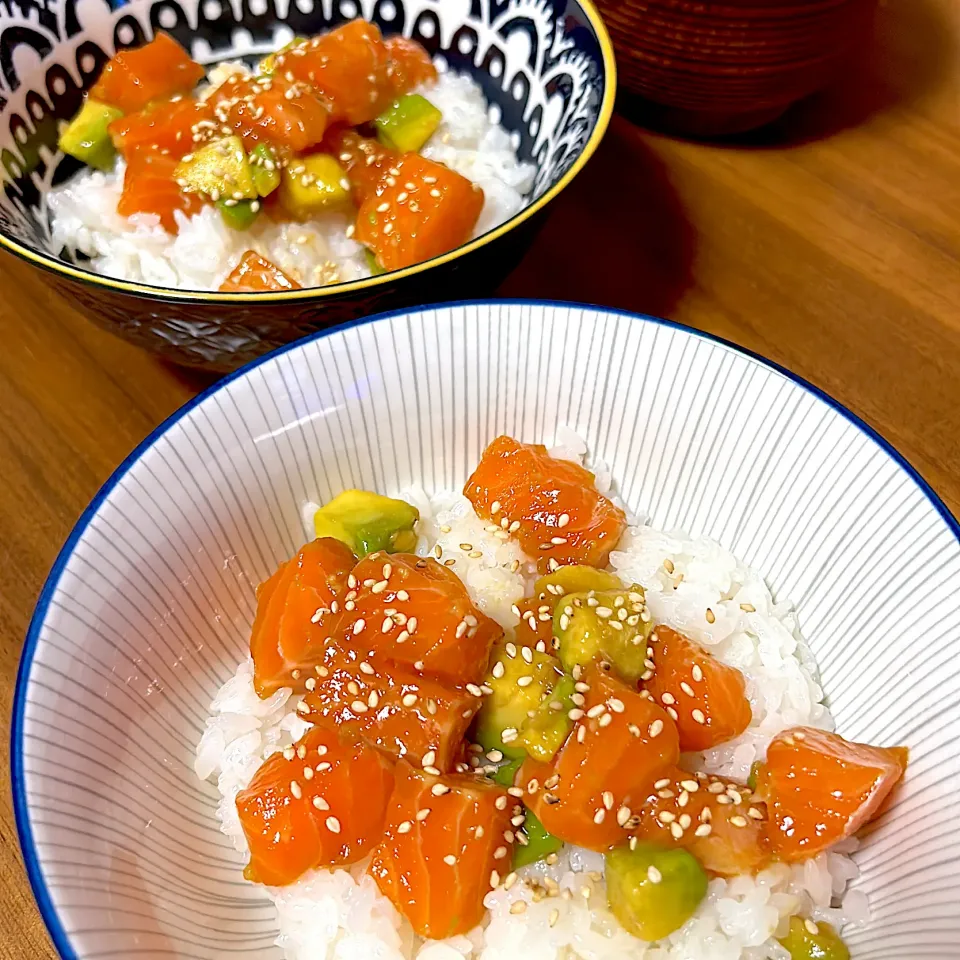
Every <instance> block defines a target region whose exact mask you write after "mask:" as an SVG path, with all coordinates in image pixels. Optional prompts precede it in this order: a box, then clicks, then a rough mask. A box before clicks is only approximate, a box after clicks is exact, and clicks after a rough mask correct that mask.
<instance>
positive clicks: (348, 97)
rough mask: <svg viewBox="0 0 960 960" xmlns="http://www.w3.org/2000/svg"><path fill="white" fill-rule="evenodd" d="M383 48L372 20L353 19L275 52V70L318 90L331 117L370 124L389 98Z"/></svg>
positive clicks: (388, 81) (354, 123) (350, 122)
mask: <svg viewBox="0 0 960 960" xmlns="http://www.w3.org/2000/svg"><path fill="white" fill-rule="evenodd" d="M387 63H388V60H387V48H386V46H384V43H383V39H382V38H381V36H380V30H379V29H378V28H377V27H376V25H375V24H372V23H367V22H366V21H364V20H352V21H351V22H350V23H345V24H344V25H343V26H342V27H337V29H336V30H331V31H330V32H329V33H326V34H323V35H322V36H319V37H314V38H313V39H312V40H307V41H306V42H305V43H301V44H298V45H297V46H295V47H293V48H292V49H290V50H289V51H287V52H286V53H283V54H279V55H278V56H277V68H276V75H279V76H283V75H285V74H286V73H287V72H289V73H290V74H292V75H293V77H294V78H295V79H296V80H299V81H300V82H301V83H303V84H307V85H309V86H310V87H313V88H315V89H316V90H318V91H319V92H320V93H321V94H322V95H323V97H324V98H325V99H326V101H327V104H328V106H329V109H330V114H331V116H332V117H333V119H334V120H337V121H343V122H344V123H347V124H349V125H350V126H357V125H358V124H361V123H369V122H370V121H371V120H373V119H374V117H376V116H378V115H379V114H380V113H382V112H383V109H384V108H385V107H386V106H387V105H388V104H389V102H390V99H391V92H390V79H389V77H388V75H387Z"/></svg>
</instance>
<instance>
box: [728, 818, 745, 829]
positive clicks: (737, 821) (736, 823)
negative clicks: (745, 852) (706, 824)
mask: <svg viewBox="0 0 960 960" xmlns="http://www.w3.org/2000/svg"><path fill="white" fill-rule="evenodd" d="M730 822H731V823H732V824H733V825H734V826H735V827H745V826H746V825H747V818H746V817H731V818H730Z"/></svg>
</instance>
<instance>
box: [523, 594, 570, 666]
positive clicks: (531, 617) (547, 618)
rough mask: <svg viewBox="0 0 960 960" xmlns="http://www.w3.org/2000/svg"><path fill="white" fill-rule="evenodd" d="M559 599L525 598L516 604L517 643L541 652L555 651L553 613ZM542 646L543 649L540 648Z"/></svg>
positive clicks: (543, 596) (547, 595)
mask: <svg viewBox="0 0 960 960" xmlns="http://www.w3.org/2000/svg"><path fill="white" fill-rule="evenodd" d="M559 599H560V598H559V597H555V596H552V595H550V594H546V595H541V596H539V597H525V598H524V599H523V600H521V601H520V602H519V603H517V604H516V611H515V612H517V614H518V618H519V623H518V624H517V628H516V631H515V633H516V639H517V643H518V644H519V645H521V646H523V645H527V646H530V647H535V648H537V649H539V650H540V651H541V652H547V651H552V650H553V611H554V610H555V609H556V606H557V601H558V600H559ZM538 644H542V645H543V646H542V647H538V646H537V645H538Z"/></svg>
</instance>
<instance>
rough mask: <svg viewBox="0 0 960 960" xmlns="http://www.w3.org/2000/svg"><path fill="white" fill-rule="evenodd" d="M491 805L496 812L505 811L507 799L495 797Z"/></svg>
mask: <svg viewBox="0 0 960 960" xmlns="http://www.w3.org/2000/svg"><path fill="white" fill-rule="evenodd" d="M493 805H494V806H495V807H496V808H497V809H498V810H506V809H507V798H506V797H497V799H496V800H494V802H493Z"/></svg>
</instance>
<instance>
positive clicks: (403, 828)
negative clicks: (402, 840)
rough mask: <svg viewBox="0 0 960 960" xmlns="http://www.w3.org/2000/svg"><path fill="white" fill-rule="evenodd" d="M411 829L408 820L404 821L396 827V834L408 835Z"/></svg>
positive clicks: (411, 825) (411, 826)
mask: <svg viewBox="0 0 960 960" xmlns="http://www.w3.org/2000/svg"><path fill="white" fill-rule="evenodd" d="M412 829H413V824H412V823H411V822H410V821H409V820H404V821H403V823H401V824H399V825H398V826H397V833H409V832H410V831H411V830H412Z"/></svg>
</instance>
